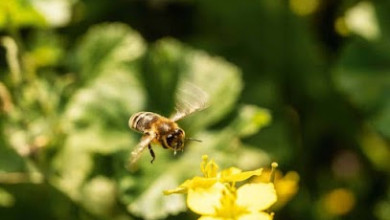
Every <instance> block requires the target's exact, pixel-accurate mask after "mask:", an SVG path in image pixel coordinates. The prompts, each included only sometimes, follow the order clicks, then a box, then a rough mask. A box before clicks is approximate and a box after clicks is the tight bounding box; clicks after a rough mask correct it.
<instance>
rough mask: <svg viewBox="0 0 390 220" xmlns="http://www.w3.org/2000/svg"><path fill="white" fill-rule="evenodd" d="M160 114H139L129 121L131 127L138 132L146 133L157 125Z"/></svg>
mask: <svg viewBox="0 0 390 220" xmlns="http://www.w3.org/2000/svg"><path fill="white" fill-rule="evenodd" d="M161 117H162V116H160V115H159V114H156V113H153V112H138V113H135V114H134V115H132V116H131V117H130V119H129V127H130V128H131V129H134V130H136V131H139V132H142V133H144V132H145V131H148V130H149V129H151V128H152V125H153V123H155V122H156V121H157V120H158V119H159V118H161Z"/></svg>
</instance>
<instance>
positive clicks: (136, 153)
mask: <svg viewBox="0 0 390 220" xmlns="http://www.w3.org/2000/svg"><path fill="white" fill-rule="evenodd" d="M178 97H179V100H178V101H177V103H176V107H175V113H174V114H173V115H172V116H171V117H169V118H166V117H164V116H161V115H159V114H156V113H153V112H138V113H135V114H133V115H132V116H131V117H130V119H129V127H130V128H131V129H133V130H135V131H137V132H140V133H142V134H143V136H142V138H141V141H140V142H139V143H138V145H137V146H136V147H135V148H134V150H133V151H132V152H131V158H130V164H129V167H134V165H135V163H136V162H137V160H138V159H139V158H140V157H141V154H142V152H143V151H144V150H145V149H146V147H148V149H149V152H150V155H151V156H152V160H151V161H150V162H151V163H153V161H154V159H155V158H156V156H155V153H154V151H153V149H152V145H151V144H152V143H158V144H160V145H161V146H162V147H163V148H165V149H172V150H173V151H174V154H176V152H177V151H183V149H184V142H185V140H196V139H189V138H188V139H186V138H185V132H184V130H183V129H181V128H180V127H179V125H178V124H177V123H176V122H177V121H179V120H180V119H183V118H184V117H186V116H188V115H190V114H192V113H194V112H197V111H200V110H203V109H205V108H206V107H207V106H206V103H207V97H208V96H207V94H206V93H205V92H204V91H203V90H202V89H200V88H198V87H196V86H195V85H192V84H190V85H186V88H185V89H184V90H179V94H178Z"/></svg>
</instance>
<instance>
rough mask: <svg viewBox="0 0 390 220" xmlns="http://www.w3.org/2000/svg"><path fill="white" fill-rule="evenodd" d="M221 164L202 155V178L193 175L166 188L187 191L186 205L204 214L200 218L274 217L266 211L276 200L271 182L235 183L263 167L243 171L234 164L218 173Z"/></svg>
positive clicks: (262, 219)
mask: <svg viewBox="0 0 390 220" xmlns="http://www.w3.org/2000/svg"><path fill="white" fill-rule="evenodd" d="M218 169H219V168H218V165H217V164H216V163H215V162H214V161H213V160H210V161H208V157H207V156H203V161H202V163H201V171H202V173H203V177H194V178H192V179H190V180H187V181H185V182H184V183H183V184H181V185H180V186H179V187H178V188H176V189H173V190H167V191H164V193H165V194H166V195H168V194H172V193H187V194H188V195H187V206H188V208H189V209H191V210H192V211H193V212H195V213H198V214H200V215H202V216H201V217H200V218H199V220H271V219H272V217H273V215H272V214H269V213H267V212H265V210H267V209H268V208H269V207H270V206H271V205H272V204H274V203H275V202H276V192H275V188H274V185H273V184H272V183H252V184H244V185H242V186H241V187H239V188H238V189H236V187H235V183H236V182H240V181H244V180H247V179H249V178H250V177H252V176H259V175H260V174H261V171H262V169H258V170H254V171H246V172H242V171H241V170H240V169H239V168H236V167H231V168H228V169H225V170H222V171H221V172H218Z"/></svg>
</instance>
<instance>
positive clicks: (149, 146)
mask: <svg viewBox="0 0 390 220" xmlns="http://www.w3.org/2000/svg"><path fill="white" fill-rule="evenodd" d="M148 148H149V153H150V155H151V156H152V160H151V161H150V163H153V161H154V159H156V155H155V154H154V151H153V149H152V146H151V145H150V144H149V145H148Z"/></svg>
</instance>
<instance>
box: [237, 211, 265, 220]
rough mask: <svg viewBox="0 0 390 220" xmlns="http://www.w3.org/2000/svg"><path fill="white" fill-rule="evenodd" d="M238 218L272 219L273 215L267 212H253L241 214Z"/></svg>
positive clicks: (245, 219) (241, 219)
mask: <svg viewBox="0 0 390 220" xmlns="http://www.w3.org/2000/svg"><path fill="white" fill-rule="evenodd" d="M237 220H272V216H271V215H270V214H268V213H265V212H252V213H249V214H245V215H241V216H240V217H239V218H238V219H237Z"/></svg>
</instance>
